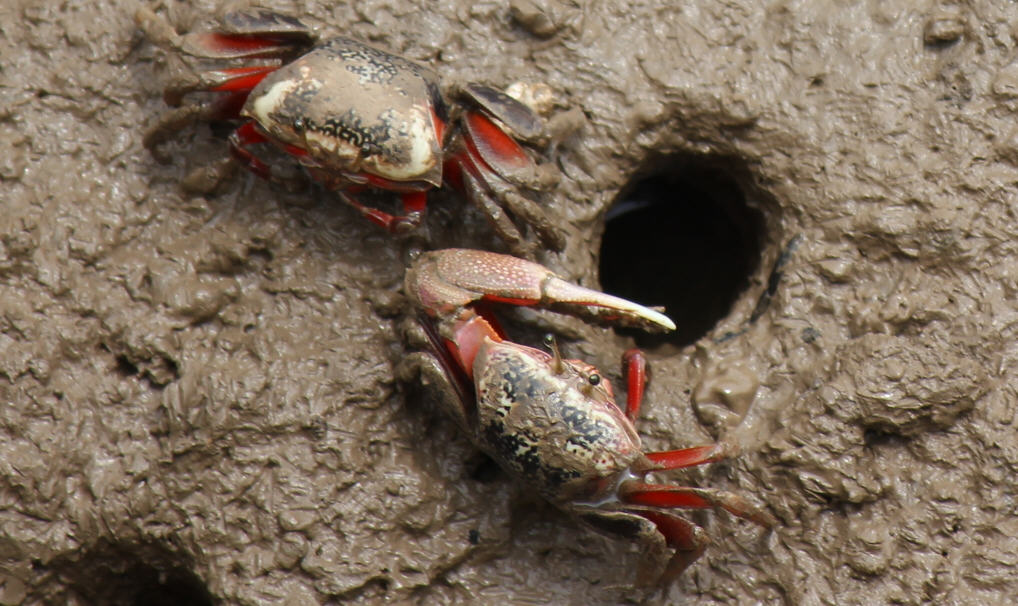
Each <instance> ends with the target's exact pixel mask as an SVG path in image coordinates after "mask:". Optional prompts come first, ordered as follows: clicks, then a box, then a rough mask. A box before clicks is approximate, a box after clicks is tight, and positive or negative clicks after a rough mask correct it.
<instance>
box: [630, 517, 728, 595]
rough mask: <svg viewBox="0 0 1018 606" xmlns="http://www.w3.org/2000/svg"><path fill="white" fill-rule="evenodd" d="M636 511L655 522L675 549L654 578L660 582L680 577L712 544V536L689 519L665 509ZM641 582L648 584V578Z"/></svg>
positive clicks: (669, 544)
mask: <svg viewBox="0 0 1018 606" xmlns="http://www.w3.org/2000/svg"><path fill="white" fill-rule="evenodd" d="M636 513H637V514H638V515H640V516H642V517H644V518H647V519H648V520H650V521H651V522H653V523H654V526H656V527H657V531H658V532H660V533H661V536H663V537H664V539H665V544H667V545H668V546H669V547H671V548H672V549H673V550H674V552H673V553H672V557H671V559H669V560H668V563H667V564H666V565H665V568H664V571H663V572H661V573H660V574H659V575H657V578H656V579H654V581H656V582H658V583H667V582H668V581H671V580H672V579H674V578H676V577H678V576H679V575H680V574H682V572H683V571H685V570H686V569H687V568H689V566H690V565H691V564H692V563H693V562H695V561H696V560H698V559H699V558H700V556H702V555H703V553H704V552H705V551H706V550H707V545H709V544H710V537H708V536H707V533H706V532H704V530H703V528H700V527H699V526H697V525H696V524H694V523H692V522H690V521H689V520H684V519H682V518H680V517H679V516H676V515H672V514H670V513H667V512H663V511H646V510H643V511H638V512H636ZM641 582H642V583H643V584H648V579H641Z"/></svg>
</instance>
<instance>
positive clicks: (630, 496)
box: [619, 480, 777, 528]
mask: <svg viewBox="0 0 1018 606" xmlns="http://www.w3.org/2000/svg"><path fill="white" fill-rule="evenodd" d="M619 498H620V499H622V502H624V503H628V504H630V505H645V506H648V507H681V508H684V509H724V510H725V511H727V512H728V513H730V514H732V515H734V516H738V517H740V518H743V519H745V520H749V521H751V522H755V523H756V524H759V525H760V526H763V527H764V528H770V527H771V526H774V525H775V524H777V520H775V519H774V517H773V516H772V515H771V514H769V513H767V512H766V511H764V510H763V508H761V507H759V506H757V505H754V504H753V503H750V502H749V501H747V500H746V499H745V498H743V497H741V496H739V495H737V494H735V493H733V492H728V491H725V490H716V489H713V488H694V487H691V486H669V485H667V484H646V483H643V482H637V481H633V480H630V481H627V482H623V483H622V485H621V486H620V487H619Z"/></svg>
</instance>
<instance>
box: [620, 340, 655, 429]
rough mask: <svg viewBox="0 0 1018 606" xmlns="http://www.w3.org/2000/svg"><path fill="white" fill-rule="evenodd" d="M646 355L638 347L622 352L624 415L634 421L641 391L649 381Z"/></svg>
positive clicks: (641, 395) (641, 400) (637, 411)
mask: <svg viewBox="0 0 1018 606" xmlns="http://www.w3.org/2000/svg"><path fill="white" fill-rule="evenodd" d="M649 372H650V371H649V370H648V369H647V356H645V355H643V352H642V351H640V350H639V349H635V348H634V349H630V350H627V351H626V353H624V354H622V377H623V378H624V379H625V381H626V416H627V417H629V420H630V421H633V422H634V423H635V422H636V417H638V416H639V415H640V404H641V403H642V402H643V392H644V391H645V390H646V388H647V383H648V382H649V381H650V375H649Z"/></svg>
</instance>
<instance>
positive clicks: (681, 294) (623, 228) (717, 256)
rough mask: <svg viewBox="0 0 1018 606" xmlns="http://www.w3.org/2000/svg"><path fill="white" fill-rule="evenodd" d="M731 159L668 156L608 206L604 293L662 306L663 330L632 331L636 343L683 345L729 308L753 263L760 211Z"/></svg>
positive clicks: (760, 242) (760, 225) (603, 250)
mask: <svg viewBox="0 0 1018 606" xmlns="http://www.w3.org/2000/svg"><path fill="white" fill-rule="evenodd" d="M737 179H738V180H739V181H743V182H747V181H748V171H747V170H746V168H745V166H743V165H742V164H741V163H740V162H738V161H737V160H733V159H729V158H722V157H710V156H682V157H671V158H668V159H666V160H664V161H662V162H660V163H656V164H655V165H654V167H652V170H648V171H644V172H643V174H642V175H641V176H638V177H637V178H635V179H634V180H633V181H631V182H630V184H629V185H628V186H627V187H625V188H624V189H623V190H622V193H621V195H620V196H619V198H618V199H617V200H616V201H615V203H614V204H613V205H612V207H611V208H610V209H609V211H608V214H607V217H606V224H605V231H604V238H603V240H602V243H601V267H600V270H601V285H602V287H603V288H604V290H605V291H606V292H610V293H612V294H614V295H618V296H620V297H624V298H626V299H631V300H633V301H637V302H639V303H643V304H645V305H660V306H664V307H665V313H666V314H667V315H668V316H670V317H671V318H672V319H673V320H675V323H676V324H677V325H678V329H677V330H676V331H675V332H673V333H671V334H668V335H645V334H643V333H642V332H640V331H629V330H620V332H623V333H624V334H629V335H632V336H633V337H634V338H635V339H636V341H637V343H638V344H639V345H640V346H641V347H653V346H656V345H660V344H662V343H666V342H667V343H672V344H675V345H678V346H680V347H681V346H685V345H688V344H690V343H694V342H696V341H697V340H699V339H700V338H701V337H703V336H704V335H706V334H708V333H709V332H710V331H711V330H712V329H713V328H714V326H715V325H716V324H717V323H718V322H719V321H720V320H721V319H722V318H724V317H725V316H726V315H727V314H728V312H729V311H730V310H731V307H732V305H733V303H735V301H736V299H737V298H738V297H739V295H740V294H741V293H742V291H743V290H745V288H746V287H747V286H748V285H749V277H750V275H752V274H753V272H754V271H756V269H757V267H758V266H759V265H760V258H761V248H762V246H763V242H764V227H765V225H764V216H763V213H761V212H760V210H759V209H758V208H757V207H756V204H755V201H752V200H748V199H747V197H746V194H745V193H744V191H743V190H742V188H740V187H739V185H738V183H737Z"/></svg>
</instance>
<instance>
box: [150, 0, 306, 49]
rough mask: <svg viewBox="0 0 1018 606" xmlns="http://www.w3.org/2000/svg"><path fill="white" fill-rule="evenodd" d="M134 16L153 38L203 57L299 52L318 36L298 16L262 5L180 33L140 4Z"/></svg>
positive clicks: (158, 42) (166, 45)
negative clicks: (211, 26) (211, 27)
mask: <svg viewBox="0 0 1018 606" xmlns="http://www.w3.org/2000/svg"><path fill="white" fill-rule="evenodd" d="M134 20H135V22H136V23H137V24H138V26H139V27H141V29H142V30H143V31H145V33H146V34H147V35H148V36H149V38H150V39H152V40H153V41H154V42H156V43H157V44H159V45H160V46H163V47H168V48H175V49H177V50H179V51H181V52H184V53H187V54H188V55H191V56H193V57H202V58H206V59H241V58H248V59H251V58H282V59H284V60H285V59H286V58H287V57H293V56H296V55H300V54H302V53H303V52H304V51H306V50H307V49H308V48H310V47H311V45H313V44H314V43H315V41H316V40H317V39H318V36H317V35H316V34H315V33H314V32H313V31H312V29H311V28H310V27H308V26H307V25H305V24H304V23H302V22H301V21H300V20H298V19H295V18H294V17H290V16H287V15H282V14H280V13H276V12H274V11H269V10H265V9H249V10H244V11H232V12H229V13H227V14H225V15H223V18H222V23H221V26H220V28H219V29H218V30H217V31H214V32H194V33H190V34H185V35H183V36H181V35H179V34H177V32H175V31H174V30H173V28H172V27H170V25H169V24H168V23H167V22H166V21H165V20H164V19H162V18H160V17H159V16H158V15H156V14H155V13H153V12H152V11H151V10H150V9H148V8H147V7H144V6H140V7H138V8H137V10H135V13H134Z"/></svg>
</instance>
